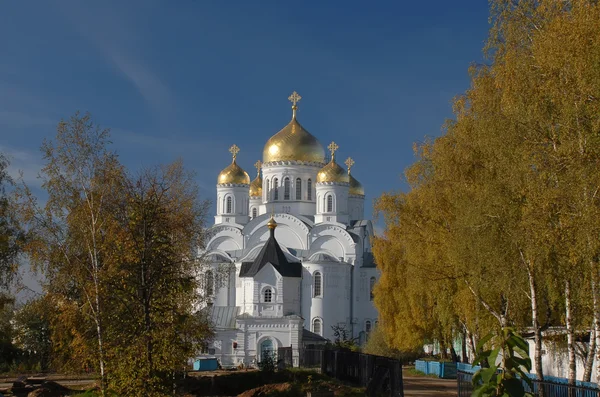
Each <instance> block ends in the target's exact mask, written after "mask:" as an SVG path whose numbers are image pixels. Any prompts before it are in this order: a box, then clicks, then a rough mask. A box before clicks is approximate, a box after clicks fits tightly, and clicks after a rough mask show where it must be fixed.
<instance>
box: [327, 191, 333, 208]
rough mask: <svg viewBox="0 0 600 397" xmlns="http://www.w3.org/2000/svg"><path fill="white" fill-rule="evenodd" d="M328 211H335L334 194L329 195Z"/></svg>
mask: <svg viewBox="0 0 600 397" xmlns="http://www.w3.org/2000/svg"><path fill="white" fill-rule="evenodd" d="M327 212H333V196H332V195H331V194H330V195H328V196H327Z"/></svg>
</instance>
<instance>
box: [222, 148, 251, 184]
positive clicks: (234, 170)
mask: <svg viewBox="0 0 600 397" xmlns="http://www.w3.org/2000/svg"><path fill="white" fill-rule="evenodd" d="M229 151H230V152H231V154H232V155H233V161H232V162H231V164H229V165H228V166H227V168H225V169H224V170H223V171H221V172H220V173H219V177H218V178H217V183H218V184H219V185H224V184H236V185H248V184H250V177H249V176H248V173H247V172H246V171H244V170H243V169H242V167H240V166H239V165H237V163H236V162H235V158H236V157H237V154H238V152H239V151H240V149H239V148H238V147H237V146H236V145H233V146H232V147H231V148H229Z"/></svg>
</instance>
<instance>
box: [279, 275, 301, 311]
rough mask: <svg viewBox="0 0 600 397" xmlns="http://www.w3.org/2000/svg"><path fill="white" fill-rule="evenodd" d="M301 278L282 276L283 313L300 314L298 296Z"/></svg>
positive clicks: (299, 294)
mask: <svg viewBox="0 0 600 397" xmlns="http://www.w3.org/2000/svg"><path fill="white" fill-rule="evenodd" d="M301 282H302V279H301V278H300V277H283V294H282V295H283V296H282V298H283V299H282V302H283V315H284V316H287V315H290V314H297V315H300V296H301V292H302V291H301V290H300V286H301Z"/></svg>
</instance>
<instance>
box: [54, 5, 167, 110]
mask: <svg viewBox="0 0 600 397" xmlns="http://www.w3.org/2000/svg"><path fill="white" fill-rule="evenodd" d="M59 4H62V5H63V7H62V11H63V14H64V15H65V16H66V17H67V19H68V20H69V21H70V22H71V23H72V24H73V26H74V27H75V29H76V30H77V31H78V32H79V33H80V34H81V35H82V36H83V37H85V38H87V39H88V40H89V41H90V42H91V43H92V44H93V45H94V46H95V47H96V48H97V49H98V50H99V51H100V52H101V54H102V55H103V56H104V57H105V58H106V61H107V62H108V63H109V64H110V65H112V66H113V67H114V68H115V69H116V70H117V71H118V72H119V73H121V74H122V75H123V76H124V77H125V78H126V79H127V80H129V82H130V83H131V84H132V85H133V86H134V87H135V88H136V89H137V90H138V92H139V93H140V95H141V96H142V98H143V99H144V100H145V101H146V102H147V103H148V105H149V106H150V107H151V108H152V110H153V111H154V112H156V113H157V114H158V115H161V114H163V115H164V114H165V113H169V112H171V111H173V109H176V104H175V98H174V96H173V94H172V92H171V90H170V89H169V88H168V87H167V85H166V84H165V83H164V82H163V81H162V79H161V78H160V77H159V76H158V75H157V74H156V73H155V72H154V71H153V70H152V68H151V67H150V66H149V65H148V64H146V63H144V62H142V61H141V60H140V58H141V54H140V47H139V43H143V41H144V38H143V37H142V36H141V35H140V34H139V33H138V32H137V31H136V29H135V20H134V19H133V18H130V19H127V18H126V17H125V13H124V12H116V11H115V8H119V7H121V8H122V7H123V5H122V4H121V3H116V2H115V3H110V4H108V2H106V3H96V6H94V7H90V3H85V5H84V6H82V4H84V3H80V2H71V1H68V2H63V3H59Z"/></svg>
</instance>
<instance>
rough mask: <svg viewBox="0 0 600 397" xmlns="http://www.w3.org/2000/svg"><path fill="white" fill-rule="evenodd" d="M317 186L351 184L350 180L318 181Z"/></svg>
mask: <svg viewBox="0 0 600 397" xmlns="http://www.w3.org/2000/svg"><path fill="white" fill-rule="evenodd" d="M315 186H350V184H349V183H348V182H317V183H316V184H315Z"/></svg>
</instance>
